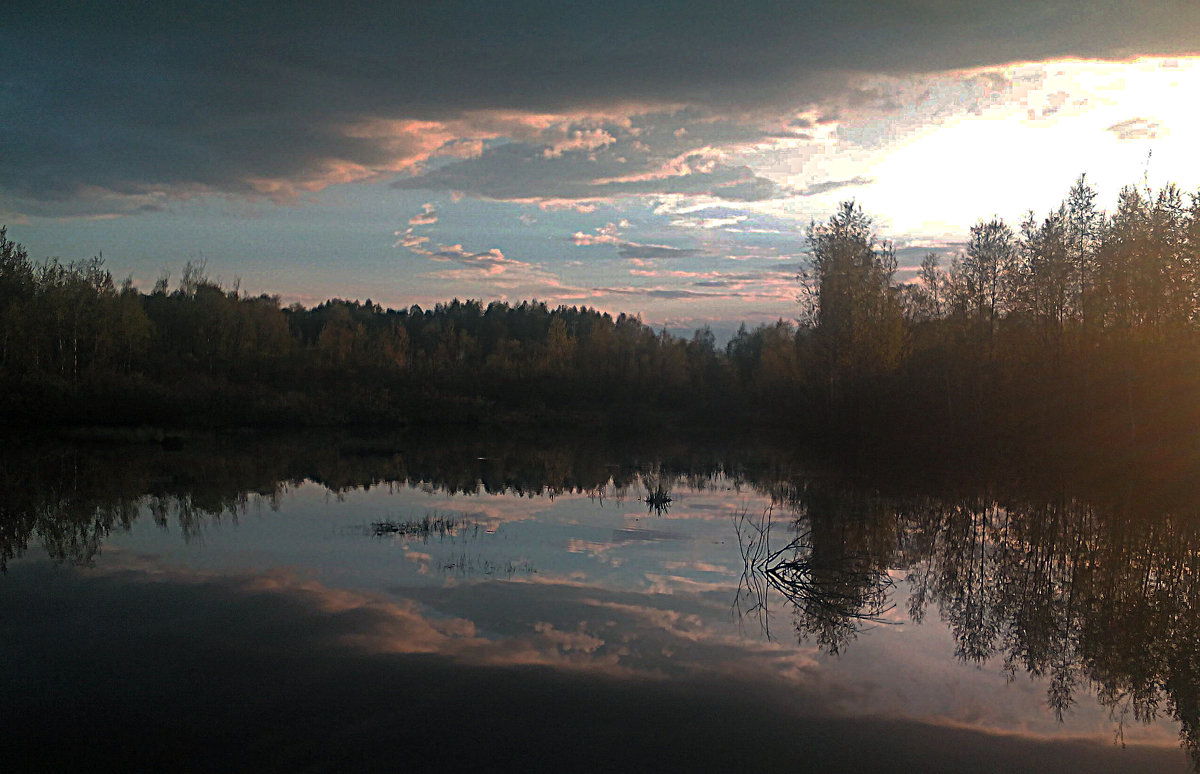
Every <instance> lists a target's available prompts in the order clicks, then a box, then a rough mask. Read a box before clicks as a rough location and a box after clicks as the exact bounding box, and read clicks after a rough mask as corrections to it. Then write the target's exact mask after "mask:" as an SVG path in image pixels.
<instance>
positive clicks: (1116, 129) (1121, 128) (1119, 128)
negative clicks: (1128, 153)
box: [1105, 118, 1163, 140]
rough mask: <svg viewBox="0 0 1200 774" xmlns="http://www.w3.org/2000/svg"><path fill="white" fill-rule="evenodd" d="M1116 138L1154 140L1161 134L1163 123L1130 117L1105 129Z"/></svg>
mask: <svg viewBox="0 0 1200 774" xmlns="http://www.w3.org/2000/svg"><path fill="white" fill-rule="evenodd" d="M1105 131H1108V132H1112V133H1113V134H1115V135H1116V136H1117V139H1118V140H1155V139H1157V138H1158V137H1159V136H1160V135H1162V134H1163V125H1162V124H1160V123H1159V122H1157V121H1155V120H1154V119H1151V118H1130V119H1129V120H1127V121H1121V122H1120V123H1116V124H1113V125H1112V126H1110V127H1108V128H1107V129H1105Z"/></svg>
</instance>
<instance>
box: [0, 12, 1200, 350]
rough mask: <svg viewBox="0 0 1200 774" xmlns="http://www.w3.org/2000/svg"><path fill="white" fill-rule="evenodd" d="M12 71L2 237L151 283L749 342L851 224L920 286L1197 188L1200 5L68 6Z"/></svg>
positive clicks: (44, 21) (784, 309)
mask: <svg viewBox="0 0 1200 774" xmlns="http://www.w3.org/2000/svg"><path fill="white" fill-rule="evenodd" d="M0 51H3V55H2V56H0V224H7V225H8V227H9V234H8V235H9V238H10V239H14V240H16V241H19V242H21V243H23V244H24V245H25V246H26V247H27V248H28V249H29V250H30V253H31V255H33V256H34V257H36V258H39V259H41V258H45V257H49V256H56V257H60V258H61V259H63V260H77V259H83V258H88V257H91V256H93V255H97V254H102V255H103V257H104V259H105V262H106V265H107V267H108V268H109V269H110V271H112V272H113V274H114V275H115V276H116V277H118V278H123V277H125V276H132V277H133V279H134V281H135V282H136V283H137V284H138V285H139V286H140V287H142V288H144V289H148V288H149V287H150V286H151V285H152V284H153V283H154V281H155V280H156V279H157V278H158V277H159V276H160V275H161V274H162V273H163V272H169V273H170V274H171V275H172V277H173V278H178V276H179V274H180V272H181V269H182V267H183V266H184V264H185V263H186V262H187V261H196V260H203V261H205V263H206V266H207V270H208V273H209V274H210V275H211V276H212V277H214V278H217V279H220V280H221V281H222V282H223V283H225V284H226V285H227V286H232V285H233V284H234V283H237V284H238V286H239V287H240V288H241V289H242V290H243V291H245V292H249V293H254V294H258V293H264V292H266V293H271V294H278V295H280V296H281V297H282V299H283V301H284V303H292V302H300V303H303V304H306V305H311V304H315V303H319V302H320V301H322V300H325V299H327V298H331V297H341V298H352V299H359V300H365V299H368V298H369V299H371V300H373V301H376V302H378V303H381V304H383V305H385V306H392V307H407V306H409V305H411V304H414V303H415V304H420V305H422V306H425V307H428V306H430V305H432V304H434V303H436V302H439V301H447V300H450V299H451V298H460V299H462V298H478V299H481V300H483V301H485V302H486V301H490V300H494V299H501V300H508V301H520V300H522V299H538V300H543V301H546V302H547V303H550V304H551V305H557V304H567V305H587V306H591V307H596V308H599V309H601V310H604V311H609V312H613V313H617V312H627V313H631V314H638V315H641V316H642V319H643V320H645V321H646V322H647V323H650V324H652V325H655V326H664V327H668V328H670V329H672V330H680V331H682V330H690V329H692V328H695V327H699V326H701V325H704V324H711V325H713V327H714V328H717V329H725V330H727V329H729V328H730V327H731V326H734V325H736V324H737V323H738V322H741V321H746V322H748V323H750V324H756V323H760V322H766V321H771V320H776V319H780V318H782V319H785V320H786V319H794V318H795V317H797V316H798V315H799V313H800V309H799V304H798V301H797V297H798V295H799V293H798V282H797V279H796V275H797V273H798V272H799V271H800V270H801V269H802V267H803V265H804V261H805V253H806V248H807V245H806V239H805V230H806V228H807V227H808V226H809V225H810V224H811V223H812V222H813V221H814V220H816V221H820V220H822V219H825V218H827V217H828V216H829V215H830V214H831V213H832V212H833V211H834V209H835V208H836V207H837V206H838V204H839V202H841V201H845V200H850V199H852V200H854V201H856V202H858V203H859V204H860V205H861V206H862V207H863V208H864V210H865V211H866V212H867V213H868V214H869V215H870V216H871V217H872V218H873V220H874V223H875V226H876V229H877V231H878V234H879V236H880V238H881V239H888V240H891V241H892V242H893V243H894V244H895V246H896V248H897V253H898V258H899V263H900V267H901V268H900V272H899V275H898V277H899V279H901V280H904V279H907V278H909V277H911V275H912V267H914V266H915V265H916V264H917V263H919V261H920V259H921V257H922V256H923V255H924V254H925V253H926V252H927V251H929V250H934V251H937V252H938V253H941V254H944V255H946V256H947V257H948V256H951V255H953V254H955V253H956V252H957V251H959V250H961V249H962V246H963V243H964V241H965V238H966V235H967V232H968V230H969V229H970V227H971V225H973V224H974V223H976V222H977V221H979V220H980V219H990V218H991V217H993V216H1000V217H1003V218H1005V219H1006V220H1008V221H1009V222H1011V223H1014V224H1015V223H1017V222H1019V221H1020V220H1021V218H1022V217H1023V216H1024V214H1025V213H1026V212H1027V211H1029V210H1033V211H1035V212H1037V213H1040V214H1045V213H1046V212H1047V211H1048V210H1049V209H1051V208H1053V207H1056V206H1057V204H1058V203H1059V202H1060V201H1061V200H1062V199H1063V198H1064V197H1065V195H1066V192H1067V190H1068V189H1069V188H1070V186H1071V184H1072V183H1073V182H1074V181H1075V180H1076V178H1078V176H1079V175H1080V174H1086V175H1087V179H1088V180H1089V181H1091V182H1092V184H1093V185H1094V186H1095V188H1096V189H1097V191H1098V192H1099V200H1098V201H1099V204H1100V205H1101V206H1102V207H1104V208H1107V209H1111V208H1113V207H1114V206H1115V203H1116V197H1117V193H1118V191H1119V190H1120V188H1121V187H1122V186H1124V185H1127V184H1141V185H1145V184H1148V185H1151V186H1154V187H1157V186H1160V185H1163V184H1165V183H1167V182H1174V183H1177V184H1179V185H1180V186H1181V187H1182V188H1183V189H1184V190H1188V191H1194V190H1197V188H1198V187H1200V153H1196V152H1195V148H1196V147H1200V142H1198V141H1200V128H1198V127H1200V121H1197V119H1198V118H1200V115H1197V114H1198V113H1200V102H1198V101H1197V100H1196V95H1197V94H1198V93H1200V59H1198V58H1197V55H1200V4H1198V3H1195V2H1192V0H1178V1H1168V2H1152V1H1150V0H1092V1H1089V2H1066V1H1065V0H993V1H992V2H988V3H964V2H958V1H957V0H894V1H892V2H866V1H865V0H834V1H830V0H797V1H796V2H788V3H783V2H743V3H715V2H708V1H707V0H688V2H677V1H675V0H658V1H657V2H653V3H646V2H623V1H622V0H608V1H607V2H604V3H593V4H585V3H563V2H467V1H465V0H461V1H460V0H446V1H445V2H440V3H409V2H403V3H394V4H391V5H387V4H383V3H356V2H348V3H339V4H336V5H335V4H326V3H313V2H298V3H293V4H290V5H288V6H287V7H286V9H284V8H282V7H280V6H278V5H277V4H274V3H262V2H256V0H245V1H244V2H238V3H235V4H232V3H231V4H223V3H206V2H188V1H186V0H184V1H183V2H171V3H154V4H149V3H146V4H143V3H135V2H106V1H105V0H98V1H97V2H92V3H87V4H81V3H56V2H45V1H44V0H43V1H42V2H29V3H18V5H17V6H15V7H10V9H9V11H8V12H7V13H6V14H4V16H3V17H0Z"/></svg>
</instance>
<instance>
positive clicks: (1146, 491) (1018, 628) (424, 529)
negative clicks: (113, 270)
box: [0, 436, 1200, 772]
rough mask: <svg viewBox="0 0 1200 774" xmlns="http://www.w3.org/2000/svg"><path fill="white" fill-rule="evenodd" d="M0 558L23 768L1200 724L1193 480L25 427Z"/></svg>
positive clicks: (11, 464)
mask: <svg viewBox="0 0 1200 774" xmlns="http://www.w3.org/2000/svg"><path fill="white" fill-rule="evenodd" d="M0 557H2V561H3V564H4V567H5V574H4V575H3V576H0V665H2V667H0V669H2V672H0V674H2V676H0V728H2V729H3V732H2V737H3V743H2V744H0V756H2V759H0V766H2V767H3V768H4V769H6V770H14V771H26V770H45V771H51V770H53V771H63V770H69V769H80V768H87V769H91V768H101V767H113V766H115V767H118V768H121V769H125V770H160V771H162V770H172V771H189V770H213V771H227V770H230V769H245V770H255V771H330V770H335V771H353V770H381V769H385V770H400V771H412V770H518V771H525V770H554V771H563V770H598V771H614V770H625V771H628V770H653V771H661V770H682V769H689V770H721V771H729V770H745V769H748V768H750V767H759V766H771V767H774V769H785V768H786V770H789V771H821V772H830V771H835V772H836V771H947V772H950V771H1054V772H1071V771H1131V772H1133V771H1145V772H1154V771H1187V770H1189V768H1190V767H1191V762H1192V760H1194V759H1195V757H1196V754H1195V751H1196V748H1197V742H1198V741H1200V729H1198V727H1197V724H1198V723H1200V606H1198V605H1200V586H1198V584H1200V580H1198V579H1200V495H1198V494H1196V493H1195V492H1193V491H1192V490H1191V489H1190V487H1189V486H1188V485H1187V484H1186V482H1185V483H1183V484H1178V482H1177V485H1175V486H1172V485H1170V484H1169V482H1166V481H1163V480H1161V479H1160V480H1156V481H1155V482H1154V483H1153V484H1151V483H1147V482H1146V481H1145V480H1141V481H1137V480H1132V481H1115V480H1110V481H1107V482H1102V483H1099V484H1098V483H1096V482H1092V483H1091V484H1088V485H1080V484H1078V483H1077V482H1071V481H1067V480H1065V479H1062V478H1057V477H1055V476H1044V477H1038V478H1036V479H1035V478H1030V477H1026V478H1025V479H1023V480H1020V481H1015V480H1012V479H1011V478H1007V477H988V476H983V475H981V474H979V473H978V471H975V472H974V475H972V476H969V477H962V476H951V475H946V476H941V477H938V476H935V477H932V478H931V479H930V480H922V481H915V480H912V479H911V478H900V479H895V478H887V479H884V478H883V477H881V476H878V475H875V476H872V475H863V474H862V473H861V472H859V473H857V474H853V475H851V474H845V473H835V472H831V471H829V470H828V469H823V468H822V467H821V466H819V465H817V464H814V462H813V460H812V459H811V458H808V459H803V458H800V457H798V456H796V455H793V454H790V453H787V452H785V451H781V450H780V449H771V448H765V447H762V446H756V445H753V444H744V443H743V444H736V443H729V442H725V443H712V442H688V443H683V442H676V443H657V444H653V443H645V442H642V443H638V442H629V441H621V442H614V441H609V440H604V439H596V438H571V437H563V436H556V437H534V438H523V439H515V438H512V437H505V438H499V437H497V438H483V437H458V438H450V437H444V436H443V437H439V438H430V437H416V436H400V437H391V438H366V439H364V438H355V439H350V438H346V437H337V436H325V437H303V438H297V437H277V438H260V437H251V436H238V437H234V436H228V437H223V438H212V439H207V440H191V439H190V440H189V441H188V442H187V443H186V444H185V445H184V448H183V449H181V450H173V451H167V450H164V449H162V448H160V447H157V446H153V445H144V446H116V445H113V446H100V445H93V446H79V445H61V444H57V445H56V444H38V445H30V444H22V443H15V442H14V443H9V444H7V452H6V453H5V454H4V458H3V463H2V465H0ZM774 769H773V770H774Z"/></svg>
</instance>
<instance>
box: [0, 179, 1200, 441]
mask: <svg viewBox="0 0 1200 774" xmlns="http://www.w3.org/2000/svg"><path fill="white" fill-rule="evenodd" d="M1096 199H1097V195H1096V191H1095V189H1094V188H1093V187H1092V186H1091V185H1090V184H1089V183H1088V182H1087V180H1086V179H1085V178H1084V177H1080V178H1079V179H1078V180H1077V181H1076V183H1075V185H1074V186H1073V187H1072V188H1071V189H1070V191H1069V193H1068V195H1067V196H1066V198H1065V199H1064V201H1063V202H1062V204H1061V205H1060V206H1059V207H1058V208H1056V209H1055V210H1053V211H1052V212H1050V213H1048V214H1046V215H1044V216H1035V215H1034V214H1033V213H1030V214H1029V215H1028V216H1027V217H1026V218H1025V219H1024V220H1023V221H1022V223H1020V224H1019V225H1018V226H1017V227H1016V228H1014V227H1013V226H1011V225H1009V224H1007V223H1005V222H1004V221H1003V220H1002V219H1000V218H992V219H987V220H981V221H979V222H978V223H977V224H976V225H975V226H973V227H972V228H971V230H970V234H969V238H968V240H967V243H966V245H965V248H964V249H963V250H962V251H961V252H960V253H959V254H958V255H957V256H955V257H953V258H952V259H951V260H950V261H949V263H948V264H945V263H943V262H942V260H941V259H940V257H939V255H938V254H937V253H934V252H931V253H929V255H927V256H926V257H925V259H924V260H923V261H922V262H921V265H920V267H919V268H918V269H917V272H916V275H915V276H914V277H912V278H910V279H909V281H906V282H901V281H899V280H898V279H897V274H898V265H897V260H896V253H895V249H894V247H893V246H892V245H891V244H890V243H888V242H886V241H884V240H881V239H880V238H879V237H878V236H877V234H876V233H875V230H874V228H873V225H872V222H871V220H870V218H868V217H867V216H866V215H865V213H864V212H863V210H862V208H861V207H859V206H858V205H857V204H855V203H853V202H847V203H844V204H843V205H842V206H841V207H840V208H839V210H838V211H837V212H836V213H835V214H834V215H833V216H831V217H830V218H829V219H828V220H827V221H823V222H819V223H817V222H814V223H813V224H812V225H811V227H810V228H809V229H808V233H807V236H808V241H809V245H810V260H809V264H808V265H809V268H808V269H807V270H806V271H805V272H804V273H802V274H801V276H800V277H798V287H799V288H800V290H801V299H802V308H801V310H800V312H801V313H800V315H799V320H798V322H797V323H792V322H785V321H783V320H780V321H779V322H777V323H774V324H771V325H763V326H759V327H758V328H756V329H747V328H746V327H745V326H743V327H742V328H741V329H740V330H739V331H738V333H737V334H736V335H735V336H734V337H733V339H732V340H731V341H730V342H729V343H728V345H727V346H725V347H723V348H721V347H717V345H716V341H715V337H714V335H713V333H712V331H711V330H709V329H707V328H705V329H701V330H699V331H696V332H695V334H694V335H693V336H692V337H691V338H681V337H675V336H671V335H669V334H667V333H666V332H665V331H663V332H656V331H655V330H653V328H651V327H650V326H648V325H646V324H644V323H643V322H642V321H641V320H640V318H638V317H635V316H630V315H624V314H622V315H617V316H616V317H613V316H612V315H610V314H607V313H602V312H600V311H598V310H595V309H591V308H588V307H573V306H572V307H567V306H559V307H557V308H551V307H549V306H548V305H546V304H545V303H541V302H537V301H525V302H521V303H519V304H509V303H505V302H499V301H497V302H492V303H489V304H486V305H484V304H483V303H482V302H480V301H475V300H467V301H460V300H453V301H451V302H449V303H443V304H438V305H436V306H435V307H434V308H432V309H422V308H420V307H419V306H412V307H410V308H408V309H391V308H384V307H382V306H381V305H379V304H377V303H373V302H372V301H370V300H367V301H365V302H359V301H346V300H341V299H332V300H329V301H326V302H324V303H322V304H319V305H316V306H314V307H311V308H306V307H304V306H302V305H299V304H293V305H291V306H284V305H283V304H282V303H281V302H280V299H279V297H278V296H271V295H258V296H252V295H249V294H245V293H242V292H240V290H239V288H238V287H237V286H236V285H235V286H234V287H232V288H228V287H223V286H222V285H221V284H220V283H219V282H216V281H214V280H213V279H211V278H209V277H208V276H207V274H206V273H205V268H204V265H203V264H202V263H189V264H188V265H187V266H186V267H185V268H184V270H183V272H182V274H181V276H180V277H179V279H178V281H177V282H176V283H175V284H174V287H172V284H171V282H170V279H169V278H168V277H167V276H165V275H164V276H163V277H161V278H160V279H159V281H158V282H157V283H156V284H155V286H154V287H153V289H152V290H151V291H150V292H148V293H147V292H142V291H139V290H138V289H137V288H136V287H135V286H134V285H133V283H132V282H131V281H130V280H126V281H125V282H123V283H118V282H116V281H115V280H114V278H113V277H112V275H111V274H110V273H109V272H108V271H107V270H106V269H105V268H104V264H103V260H102V258H100V257H97V258H93V259H89V260H85V261H77V262H71V263H64V262H62V261H60V260H58V259H49V260H46V261H42V262H36V261H33V260H31V259H30V258H29V255H28V252H27V251H26V250H25V248H23V247H22V246H21V245H19V244H16V243H15V242H12V241H10V240H8V239H7V233H6V231H5V230H4V229H0V385H2V386H3V387H4V395H5V397H4V399H3V412H2V413H3V415H4V416H6V417H7V418H8V419H9V420H10V421H21V420H25V421H38V422H45V421H59V422H92V423H96V422H113V423H142V422H151V423H163V424H234V425H236V424H297V423H301V424H345V423H353V422H370V423H379V422H386V423H397V422H405V421H421V420H433V421H466V422H473V421H480V420H487V419H489V418H493V417H497V416H501V415H503V416H505V417H506V418H509V419H514V418H515V419H538V418H545V417H559V418H563V417H577V416H581V415H585V414H586V415H593V416H597V417H607V418H612V417H624V418H626V419H631V420H632V421H635V422H641V421H653V420H661V419H662V418H663V417H664V416H665V417H671V418H682V419H690V420H696V421H705V422H709V423H711V422H713V421H714V418H723V419H727V420H729V421H732V422H737V423H743V424H744V423H749V424H755V423H758V424H762V425H769V426H773V427H787V428H790V429H794V430H796V431H799V432H802V433H803V434H805V435H806V436H808V437H814V438H820V439H822V440H824V441H825V442H826V443H828V444H841V445H844V446H846V447H863V446H869V445H871V444H872V443H874V442H877V441H878V442H885V441H886V442H891V441H894V440H896V439H908V440H909V441H912V440H917V441H918V442H919V443H922V444H925V445H926V446H927V447H933V446H936V447H938V448H941V449H953V450H960V449H963V448H974V447H989V448H995V449H1000V450H1009V451H1013V450H1016V449H1019V448H1020V447H1022V446H1024V445H1029V444H1036V445H1042V446H1047V445H1048V446H1051V447H1053V446H1055V445H1060V444H1063V443H1065V442H1067V441H1070V443H1072V444H1074V445H1075V446H1077V447H1080V448H1096V447H1098V446H1099V447H1104V448H1107V449H1112V448H1121V449H1125V450H1128V451H1129V452H1130V453H1131V454H1140V455H1142V456H1145V454H1147V453H1151V454H1152V453H1156V452H1157V451H1161V449H1162V447H1164V445H1171V444H1176V445H1178V444H1179V443H1183V444H1188V443H1191V441H1190V440H1189V439H1191V438H1192V437H1193V435H1195V434H1194V433H1192V432H1191V431H1192V430H1193V429H1200V402H1197V401H1196V400H1195V399H1194V396H1195V395H1197V394H1200V392H1198V390H1200V338H1198V336H1197V334H1198V328H1200V315H1198V314H1197V308H1198V304H1197V302H1198V301H1200V196H1196V195H1193V196H1186V195H1184V194H1183V193H1182V192H1181V191H1180V190H1179V189H1178V188H1177V187H1176V186H1174V185H1168V186H1166V187H1164V188H1162V189H1161V190H1159V191H1152V190H1150V189H1149V188H1147V187H1144V186H1143V187H1139V186H1129V187H1126V188H1125V189H1124V190H1122V192H1121V194H1120V197H1119V199H1118V202H1117V208H1116V211H1115V212H1113V213H1111V214H1109V213H1106V212H1104V211H1102V210H1101V209H1100V208H1099V207H1098V205H1097V202H1096Z"/></svg>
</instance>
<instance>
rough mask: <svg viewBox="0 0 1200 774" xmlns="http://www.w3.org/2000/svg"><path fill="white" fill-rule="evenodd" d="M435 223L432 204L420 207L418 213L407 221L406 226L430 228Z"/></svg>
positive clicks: (436, 218)
mask: <svg viewBox="0 0 1200 774" xmlns="http://www.w3.org/2000/svg"><path fill="white" fill-rule="evenodd" d="M437 221H438V216H437V210H435V209H434V207H433V205H432V204H429V203H426V204H422V205H421V211H420V212H418V213H417V214H416V215H413V216H412V217H411V218H409V219H408V225H410V226H431V225H433V224H434V223H437Z"/></svg>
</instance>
